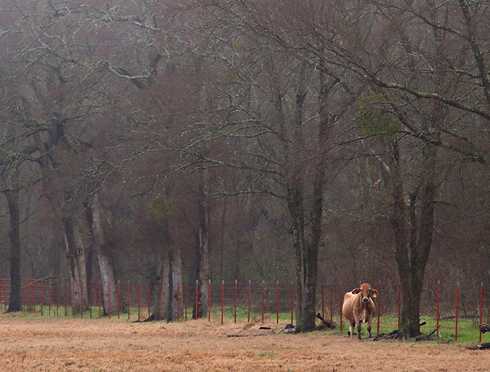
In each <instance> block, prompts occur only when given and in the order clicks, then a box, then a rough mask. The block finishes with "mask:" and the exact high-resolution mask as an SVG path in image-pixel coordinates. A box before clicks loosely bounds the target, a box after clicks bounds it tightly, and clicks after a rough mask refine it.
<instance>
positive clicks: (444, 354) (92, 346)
mask: <svg viewBox="0 0 490 372" xmlns="http://www.w3.org/2000/svg"><path fill="white" fill-rule="evenodd" d="M275 332H277V330H276V331H259V330H258V325H257V326H250V325H243V324H242V325H237V326H236V325H233V324H227V325H225V326H218V325H216V324H209V323H208V322H206V321H204V320H203V321H189V322H186V323H176V324H164V323H127V322H125V321H117V320H92V321H91V320H57V319H47V320H46V319H44V320H28V319H23V318H15V317H12V316H7V315H0V371H7V370H9V371H20V370H39V371H60V370H73V371H74V370H77V371H78V370H85V371H180V370H181V371H186V370H199V371H241V370H243V371H254V372H256V371H275V370H278V371H314V370H318V371H353V370H358V371H488V370H489V366H490V352H485V351H470V350H466V349H464V348H462V347H461V346H456V345H437V344H427V343H424V344H412V343H398V342H393V343H391V342H382V343H374V342H369V341H362V342H359V341H357V340H355V339H354V340H350V339H349V338H347V337H339V336H333V335H328V334H326V333H323V332H314V333H311V334H307V335H286V334H275ZM228 335H240V336H245V337H227V336H228Z"/></svg>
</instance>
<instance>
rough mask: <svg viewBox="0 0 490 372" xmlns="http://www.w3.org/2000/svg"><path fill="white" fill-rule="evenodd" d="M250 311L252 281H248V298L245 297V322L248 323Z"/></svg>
mask: <svg viewBox="0 0 490 372" xmlns="http://www.w3.org/2000/svg"><path fill="white" fill-rule="evenodd" d="M251 310H252V281H251V280H249V281H248V296H247V322H248V323H250V315H251Z"/></svg>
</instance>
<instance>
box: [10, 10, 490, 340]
mask: <svg viewBox="0 0 490 372" xmlns="http://www.w3.org/2000/svg"><path fill="white" fill-rule="evenodd" d="M489 17H490V4H488V2H485V1H472V2H468V1H465V0H459V1H451V2H448V1H442V0H441V1H438V0H435V1H418V0H415V1H410V2H407V1H392V0H386V1H383V0H381V1H379V0H377V1H369V0H366V1H362V2H359V1H350V0H346V1H335V0H307V1H306V0H301V1H300V0H281V1H275V0H270V1H260V0H252V1H247V2H243V1H236V0H215V1H202V0H200V1H195V0H184V1H176V0H175V1H171V0H165V1H158V2H151V1H142V2H121V3H120V4H119V5H117V6H113V7H110V6H107V5H106V4H105V2H103V1H99V0H93V1H88V2H83V3H82V2H78V1H70V0H67V1H61V2H60V1H57V2H52V1H30V0H25V1H22V2H15V1H14V2H10V1H0V59H1V64H0V80H1V83H0V91H1V94H0V146H1V147H0V174H1V178H0V192H1V194H2V195H3V196H2V198H1V199H0V236H2V239H0V270H1V271H0V273H1V276H2V278H6V277H9V278H10V283H11V286H10V298H9V307H8V310H9V311H17V310H19V309H20V308H21V305H22V298H21V288H22V282H23V280H25V279H28V278H40V279H42V278H48V277H49V278H53V277H54V278H57V279H58V280H62V281H64V282H65V283H67V284H68V285H69V288H70V292H71V297H70V298H71V302H72V306H73V308H74V309H78V310H80V311H83V310H84V309H86V308H87V306H88V304H89V303H90V301H91V296H93V294H92V293H91V292H90V290H89V289H90V288H91V287H92V284H93V283H94V282H95V281H97V282H100V283H101V288H102V293H103V296H102V298H103V305H104V313H105V314H111V313H112V312H113V311H114V304H115V303H116V293H115V290H116V289H115V288H116V284H117V283H120V282H123V281H126V280H128V279H134V280H140V281H145V282H146V283H151V287H152V288H153V289H152V297H153V299H154V300H153V302H152V303H153V308H152V313H153V315H152V318H154V319H166V320H173V319H175V318H176V316H177V314H179V313H180V312H181V311H182V307H183V306H184V305H183V284H184V283H187V284H191V283H195V282H196V280H197V283H198V292H199V294H200V295H199V296H200V298H201V306H200V307H199V309H195V311H194V314H193V316H194V317H199V316H204V315H205V314H206V312H207V310H208V309H207V308H206V304H207V300H206V298H207V297H206V296H207V294H208V288H207V285H208V280H210V279H212V280H214V281H219V280H222V279H224V280H227V281H228V280H234V279H235V278H237V279H247V280H248V279H253V280H260V281H261V280H266V281H272V280H274V281H275V280H281V281H287V282H291V283H293V282H294V286H295V288H296V298H297V301H296V317H295V318H296V321H297V328H298V329H301V330H304V331H307V330H310V329H312V328H314V327H315V310H316V309H317V303H318V299H317V293H318V291H319V288H318V287H319V286H318V283H320V282H321V283H329V284H331V285H336V286H338V287H340V288H344V289H351V288H353V287H355V286H356V285H358V283H359V281H360V280H368V281H369V282H371V283H373V284H376V283H379V282H380V281H383V282H385V285H387V287H388V288H392V289H393V288H395V287H397V286H398V285H399V286H400V289H401V299H402V311H401V314H402V319H401V328H402V331H403V333H404V334H405V335H406V336H415V335H417V334H419V332H420V329H419V317H420V302H421V297H420V296H421V291H422V288H423V287H424V285H425V283H428V282H434V281H436V280H438V279H444V278H453V280H451V283H448V285H450V286H451V285H454V283H455V282H457V281H459V282H460V283H461V286H463V287H468V288H471V287H474V285H475V283H479V282H480V281H481V280H483V281H485V282H486V283H487V284H490V271H489V267H490V249H489V246H488V244H489V241H490V235H489V234H490V225H489V223H490V222H489V221H490V189H489V187H490V182H489V181H490V169H489V167H488V161H489V158H488V153H489V150H490V130H489V129H490V83H489V76H490V75H489V64H490V62H489V61H488V55H489V47H490V39H489V35H490V23H489V22H488V19H489ZM386 278H390V280H388V281H387V280H386ZM393 293H394V292H393V291H391V292H390V291H387V292H386V293H385V296H389V295H390V294H393ZM382 295H383V294H381V296H382ZM198 312H199V314H198Z"/></svg>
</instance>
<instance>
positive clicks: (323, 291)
mask: <svg viewBox="0 0 490 372" xmlns="http://www.w3.org/2000/svg"><path fill="white" fill-rule="evenodd" d="M321 296H322V318H323V319H325V286H324V285H323V284H322V288H321Z"/></svg>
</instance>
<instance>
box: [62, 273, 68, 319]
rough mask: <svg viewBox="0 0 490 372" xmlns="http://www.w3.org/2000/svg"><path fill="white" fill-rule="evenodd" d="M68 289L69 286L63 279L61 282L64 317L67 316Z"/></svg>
mask: <svg viewBox="0 0 490 372" xmlns="http://www.w3.org/2000/svg"><path fill="white" fill-rule="evenodd" d="M68 289H69V286H68V284H67V283H66V281H65V282H64V284H63V305H64V307H65V318H67V317H68Z"/></svg>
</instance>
